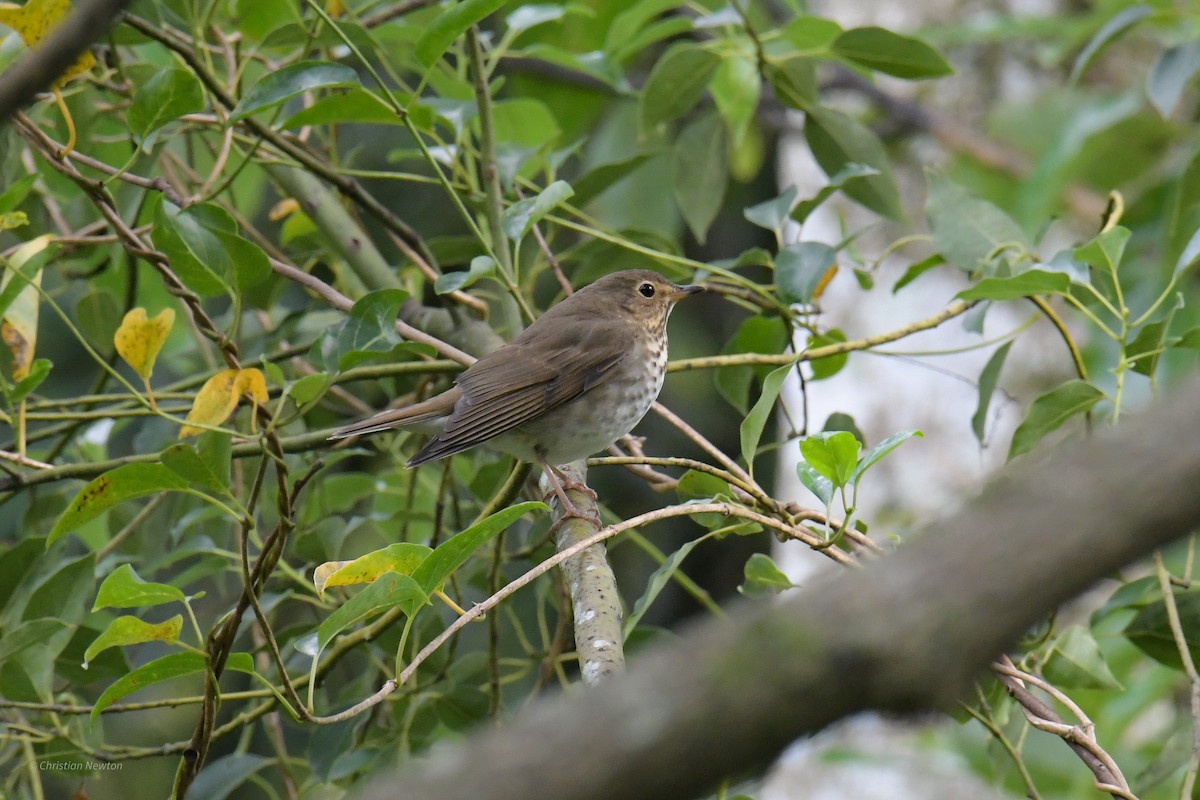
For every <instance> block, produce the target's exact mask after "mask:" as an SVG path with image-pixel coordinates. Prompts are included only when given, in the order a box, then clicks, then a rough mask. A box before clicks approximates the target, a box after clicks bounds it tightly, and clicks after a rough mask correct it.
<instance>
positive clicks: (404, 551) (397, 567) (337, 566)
mask: <svg viewBox="0 0 1200 800" xmlns="http://www.w3.org/2000/svg"><path fill="white" fill-rule="evenodd" d="M432 552H433V550H431V549H430V548H428V547H426V546H425V545H423V544H414V543H412V542H398V543H396V544H390V545H388V546H387V547H385V548H383V549H382V550H375V551H373V552H370V553H367V554H366V555H364V556H359V557H358V558H356V559H354V560H353V561H328V562H326V563H324V564H322V565H321V566H319V567H317V568H316V569H315V570H313V585H314V586H315V587H316V589H317V595H318V596H320V595H323V594H324V593H325V590H326V589H328V588H329V587H331V586H351V585H353V584H356V583H371V582H373V581H374V580H375V579H376V578H378V577H379V576H380V575H383V574H384V573H385V572H399V573H401V574H402V575H411V574H412V572H413V570H414V569H416V568H417V565H418V564H420V563H421V562H422V561H424V560H425V558H426V557H427V556H428V555H429V554H430V553H432Z"/></svg>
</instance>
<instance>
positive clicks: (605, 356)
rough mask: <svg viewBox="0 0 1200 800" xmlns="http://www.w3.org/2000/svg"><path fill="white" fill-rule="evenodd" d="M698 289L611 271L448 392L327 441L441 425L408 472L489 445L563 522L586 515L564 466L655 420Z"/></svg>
mask: <svg viewBox="0 0 1200 800" xmlns="http://www.w3.org/2000/svg"><path fill="white" fill-rule="evenodd" d="M701 291H703V287H701V286H698V285H679V284H675V283H672V282H671V281H668V280H667V279H666V278H664V277H663V276H662V275H660V274H658V273H657V272H653V271H651V270H645V269H631V270H622V271H619V272H614V273H611V274H609V275H606V276H604V277H602V278H600V279H598V280H596V281H595V282H593V283H591V284H590V285H588V286H585V287H584V288H582V289H580V290H579V291H577V292H575V293H574V294H572V295H570V296H568V297H567V298H565V299H564V300H562V301H561V302H559V303H558V304H556V305H554V306H553V307H551V308H550V309H549V310H548V311H546V313H545V314H543V315H542V316H540V317H538V318H537V319H536V320H534V321H533V322H532V323H531V324H530V325H529V327H528V328H526V329H525V330H524V331H523V332H522V333H521V334H520V335H519V336H517V337H516V338H515V339H513V340H512V341H511V342H509V343H507V344H505V345H502V346H501V347H499V348H497V349H496V350H493V351H492V352H490V353H488V354H487V355H485V356H483V357H482V358H480V359H479V360H478V361H476V362H475V363H474V364H472V365H471V366H469V367H467V369H466V370H464V371H463V372H462V373H460V374H459V375H458V377H457V378H456V379H455V381H454V385H453V386H452V387H450V388H449V389H447V390H446V391H444V392H442V393H441V394H437V395H434V396H433V397H430V398H429V399H427V400H423V401H421V402H419V403H414V404H413V405H409V406H404V407H402V408H395V409H389V410H386V411H382V412H380V413H378V414H375V415H374V416H371V417H367V418H366V419H363V420H360V421H358V422H355V423H353V424H351V425H347V426H346V427H344V428H341V429H339V430H337V431H335V432H334V433H333V434H332V435H331V436H330V437H329V438H330V439H344V438H346V437H350V436H359V435H362V434H370V433H378V432H380V431H387V430H392V429H395V428H404V427H407V426H413V425H424V426H426V427H428V426H429V425H431V424H432V425H434V426H439V427H440V432H439V433H437V434H436V435H435V436H434V437H433V438H432V439H430V440H429V441H428V442H426V443H425V445H424V446H423V447H421V448H420V449H419V450H418V451H417V452H416V454H415V455H413V457H412V458H410V459H409V461H408V464H407V466H408V467H410V468H411V467H416V466H419V465H421V464H426V463H429V462H431V461H436V460H438V459H442V458H446V457H448V456H452V455H454V454H455V453H461V452H463V451H465V450H469V449H471V448H473V447H476V446H479V445H485V446H488V447H489V448H491V449H495V450H500V451H503V452H506V453H508V454H510V455H512V456H514V457H516V458H517V459H519V460H521V461H526V462H530V463H534V464H537V465H539V466H540V467H541V468H542V471H543V472H544V473H545V475H546V477H547V480H548V482H549V485H550V487H551V489H552V490H553V492H554V494H555V495H556V496H557V498H558V500H559V503H560V508H561V509H562V510H563V512H564V513H565V514H566V515H568V516H580V515H579V514H578V513H577V512H576V509H575V506H574V504H572V503H571V501H570V500H569V499H568V498H567V495H566V491H565V488H567V487H570V488H585V487H580V486H579V485H578V484H577V483H575V482H573V481H571V480H570V479H569V478H568V476H566V475H565V474H563V472H562V471H561V470H560V469H559V468H558V465H561V464H567V463H570V462H572V461H576V460H578V459H581V458H585V457H586V456H589V455H592V454H593V453H595V452H597V451H600V450H603V449H605V448H607V447H608V446H609V445H611V444H612V443H613V442H615V441H616V440H617V439H619V438H621V437H622V436H624V435H625V434H627V433H629V432H630V431H631V430H633V428H634V426H636V425H637V424H638V422H639V421H641V419H642V417H644V416H645V415H646V412H647V411H649V410H650V406H651V405H652V404H653V402H654V400H655V398H657V397H658V393H659V391H661V389H662V386H663V378H664V377H665V375H666V367H667V318H668V317H669V316H670V314H671V311H672V309H673V308H674V307H675V304H676V303H677V302H679V301H680V300H682V299H683V298H685V297H687V296H689V295H692V294H695V293H697V292H701Z"/></svg>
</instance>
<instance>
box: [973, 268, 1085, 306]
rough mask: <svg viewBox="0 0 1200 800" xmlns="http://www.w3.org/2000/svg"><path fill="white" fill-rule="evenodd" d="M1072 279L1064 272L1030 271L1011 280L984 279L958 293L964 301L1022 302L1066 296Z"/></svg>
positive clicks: (1014, 276) (1018, 274)
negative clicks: (1059, 295) (1034, 298)
mask: <svg viewBox="0 0 1200 800" xmlns="http://www.w3.org/2000/svg"><path fill="white" fill-rule="evenodd" d="M1070 288H1071V278H1070V276H1068V275H1067V274H1066V273H1064V272H1047V271H1046V270H1042V269H1029V270H1025V271H1024V272H1020V273H1017V274H1016V275H1013V276H1012V277H1011V278H984V279H983V280H981V281H979V283H977V284H975V285H974V286H972V287H971V288H970V289H964V290H963V291H961V292H959V293H958V295H957V296H958V297H960V298H962V299H963V300H1020V299H1021V298H1023V297H1036V296H1037V295H1042V294H1066V293H1067V292H1068V291H1069V290H1070Z"/></svg>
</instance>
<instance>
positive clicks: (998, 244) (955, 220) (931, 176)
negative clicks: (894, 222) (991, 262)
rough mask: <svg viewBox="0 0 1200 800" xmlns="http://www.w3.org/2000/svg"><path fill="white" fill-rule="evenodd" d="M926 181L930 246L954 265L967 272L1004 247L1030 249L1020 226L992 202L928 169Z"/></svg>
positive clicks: (977, 267)
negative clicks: (931, 235)
mask: <svg viewBox="0 0 1200 800" xmlns="http://www.w3.org/2000/svg"><path fill="white" fill-rule="evenodd" d="M926 182H927V184H928V187H929V191H928V195H927V196H926V198H925V216H926V218H927V219H928V220H929V230H930V231H931V232H932V233H933V245H934V247H936V248H937V249H938V252H940V253H941V254H942V256H944V257H945V259H946V260H947V261H948V262H950V263H951V264H953V265H954V266H956V267H958V268H959V269H963V270H966V271H968V272H970V271H973V270H976V269H979V267H980V266H982V265H983V264H984V263H985V262H987V260H988V258H989V257H990V256H992V255H993V254H994V253H996V252H998V251H1000V250H1002V249H1003V248H1007V247H1011V246H1017V247H1019V248H1021V249H1022V250H1028V249H1029V241H1028V239H1027V238H1026V236H1025V232H1024V231H1023V230H1021V226H1019V225H1017V223H1015V222H1013V220H1012V218H1011V217H1009V216H1008V215H1007V214H1005V213H1004V212H1003V211H1001V210H1000V209H999V208H997V207H996V206H995V205H993V204H992V203H989V202H988V201H986V200H983V199H981V198H978V197H976V196H975V195H973V194H971V193H970V192H968V191H967V190H966V189H964V188H963V187H961V186H959V185H958V184H957V183H954V182H953V181H951V180H950V179H949V178H947V177H946V176H944V175H942V174H941V173H939V172H933V171H930V172H929V173H928V175H927V181H926Z"/></svg>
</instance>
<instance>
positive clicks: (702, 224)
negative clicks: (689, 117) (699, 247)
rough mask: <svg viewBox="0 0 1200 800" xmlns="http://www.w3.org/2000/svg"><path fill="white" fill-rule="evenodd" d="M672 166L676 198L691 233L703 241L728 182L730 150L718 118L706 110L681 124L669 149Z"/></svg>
mask: <svg viewBox="0 0 1200 800" xmlns="http://www.w3.org/2000/svg"><path fill="white" fill-rule="evenodd" d="M671 166H672V172H673V180H672V183H673V188H674V190H675V201H676V202H677V203H678V204H679V210H680V211H681V212H683V219H684V221H685V222H687V224H688V228H690V229H691V231H692V235H693V236H695V237H696V240H697V241H699V242H701V243H703V242H704V240H705V237H706V236H707V234H708V228H709V226H710V225H712V221H713V220H714V219H716V217H717V213H718V212H719V211H720V210H721V203H722V201H723V200H724V199H725V187H726V186H727V185H728V184H729V152H728V144H727V142H726V139H725V126H724V125H723V124H721V120H720V119H719V118H718V117H717V116H715V115H713V114H708V115H705V116H703V117H701V118H700V119H697V120H696V121H694V122H692V123H691V124H689V125H688V126H687V127H686V128H684V129H683V131H682V132H681V133H680V134H679V138H678V140H676V142H675V147H674V149H673V150H672V151H671Z"/></svg>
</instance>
